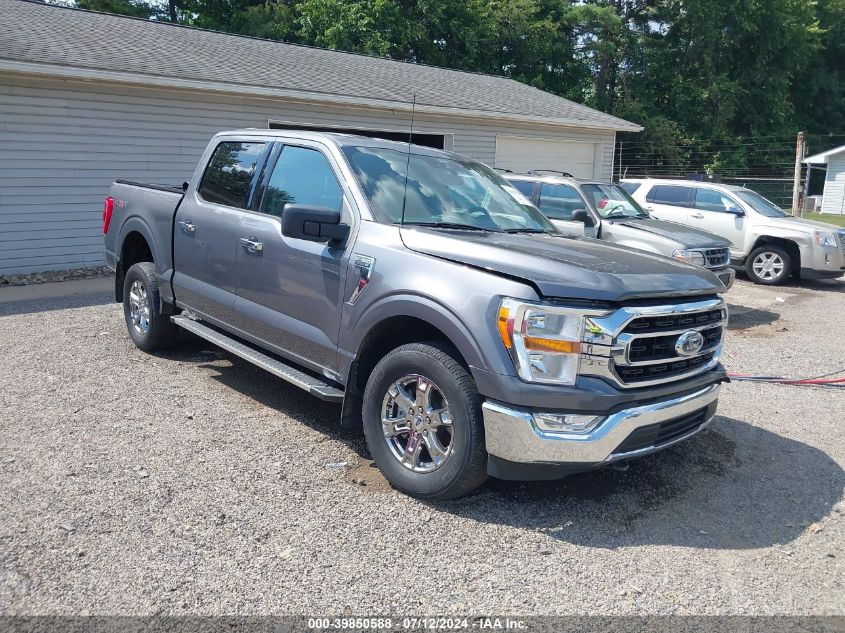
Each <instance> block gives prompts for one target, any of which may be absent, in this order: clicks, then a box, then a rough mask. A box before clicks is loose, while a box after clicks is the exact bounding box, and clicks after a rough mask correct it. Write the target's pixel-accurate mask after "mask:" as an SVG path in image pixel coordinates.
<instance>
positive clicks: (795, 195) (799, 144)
mask: <svg viewBox="0 0 845 633" xmlns="http://www.w3.org/2000/svg"><path fill="white" fill-rule="evenodd" d="M803 160H804V132H798V139H797V140H796V141H795V173H794V175H793V179H792V215H798V216H803V215H804V211H803V210H802V209H801V206H800V205H801V163H802V161H803Z"/></svg>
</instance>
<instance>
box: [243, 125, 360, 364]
mask: <svg viewBox="0 0 845 633" xmlns="http://www.w3.org/2000/svg"><path fill="white" fill-rule="evenodd" d="M340 182H341V180H340V179H339V178H338V177H337V176H336V168H335V166H334V164H333V158H331V156H330V154H329V153H327V152H326V151H325V148H323V147H322V146H321V145H319V144H316V143H314V144H310V143H308V142H307V141H297V143H296V144H283V143H278V144H277V145H276V146H275V148H274V149H273V152H272V155H271V158H270V161H269V162H268V168H267V169H266V170H265V173H264V176H263V178H262V184H261V188H260V189H261V194H260V196H259V197H258V198H256V199H255V200H254V201H253V204H252V208H251V209H250V210H249V211H247V212H246V213H245V215H244V219H243V222H242V223H241V225H240V230H239V231H238V240H239V244H238V248H237V270H238V290H237V294H238V298H237V302H236V307H235V310H236V312H237V319H238V328H239V329H241V330H242V331H243V332H244V333H245V334H247V338H253V339H255V340H256V342H259V343H261V344H262V345H265V346H267V347H269V348H271V349H273V350H274V351H276V352H277V353H280V354H282V355H284V356H287V357H289V358H291V359H292V360H296V361H297V362H299V363H301V364H304V365H306V366H310V367H311V368H313V369H315V370H317V371H321V370H322V369H326V368H328V369H334V368H335V367H336V364H337V334H338V328H339V326H340V313H341V310H340V305H341V303H342V300H341V296H342V292H343V285H344V281H345V274H344V272H345V268H346V261H347V259H348V255H347V254H346V252H345V248H344V246H330V245H329V244H328V243H320V242H310V241H306V240H300V239H295V238H289V237H285V236H283V235H282V222H281V218H282V214H283V213H284V206H285V204H288V203H296V204H305V205H312V206H319V207H326V208H331V209H340V210H341V211H342V221H343V222H346V223H349V224H351V223H352V214H351V211H350V209H349V207H348V206H347V205H346V203H345V195H344V190H343V188H342V186H341V184H340Z"/></svg>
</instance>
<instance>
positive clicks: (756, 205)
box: [731, 190, 790, 218]
mask: <svg viewBox="0 0 845 633" xmlns="http://www.w3.org/2000/svg"><path fill="white" fill-rule="evenodd" d="M731 193H733V194H734V195H736V196H737V197H738V198H740V199H741V200H742V201H743V202H744V203H745V204H747V205H748V206H750V207H751V208H752V209H754V210H755V211H756V212H757V213H759V214H760V215H765V216H766V217H768V218H784V217H789V215H790V214H789V213H787V212H786V211H784V210H783V209H781V208H780V207H779V206H777V205H776V204H775V203H774V202H772V201H771V200H766V199H765V198H764V197H763V196H761V195H760V194H759V193H756V192H754V191H751V190H745V191H732V192H731Z"/></svg>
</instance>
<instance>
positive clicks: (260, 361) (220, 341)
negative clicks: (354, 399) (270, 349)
mask: <svg viewBox="0 0 845 633" xmlns="http://www.w3.org/2000/svg"><path fill="white" fill-rule="evenodd" d="M170 320H171V321H173V322H174V323H175V324H176V325H178V326H179V327H181V328H184V329H186V330H188V332H191V333H192V334H196V335H197V336H199V337H200V338H204V339H205V340H206V341H209V342H211V343H214V344H215V345H217V346H218V347H221V348H223V349H225V350H226V351H227V352H230V353H232V354H234V355H235V356H239V357H240V358H243V359H244V360H246V361H249V362H250V363H252V364H253V365H257V366H258V367H261V369H264V370H266V371H269V372H270V373H271V374H273V375H274V376H278V377H279V378H281V379H282V380H286V381H288V382H289V383H291V384H292V385H296V386H297V387H299V388H300V389H305V391H307V392H308V393H310V394H311V395H314V396H317V397H318V398H320V399H321V400H327V401H328V402H343V391H342V390H341V389H338V388H337V387H333V386H332V385H330V384H328V383H327V382H324V381H322V380H320V379H319V378H316V377H315V376H312V375H310V374H306V373H305V372H303V371H300V370H298V369H295V368H294V367H291V366H290V365H287V364H285V363H283V362H282V361H280V360H277V359H275V358H273V357H271V356H268V355H267V354H263V353H261V352H259V351H258V350H255V349H253V348H252V347H250V346H249V345H245V344H244V343H241V342H240V341H237V340H235V339H233V338H231V337H229V336H226V335H225V334H222V333H221V332H218V331H217V330H214V329H212V328H210V327H208V326H207V325H203V324H202V323H200V322H199V321H194V320H193V319H189V318H188V317H186V316H183V315H177V316H172V317H170Z"/></svg>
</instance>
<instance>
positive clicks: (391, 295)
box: [104, 130, 727, 498]
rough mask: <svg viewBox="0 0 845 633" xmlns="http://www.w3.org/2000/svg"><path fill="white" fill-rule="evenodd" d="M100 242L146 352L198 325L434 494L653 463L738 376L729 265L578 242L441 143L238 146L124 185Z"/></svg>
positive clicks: (300, 141)
mask: <svg viewBox="0 0 845 633" xmlns="http://www.w3.org/2000/svg"><path fill="white" fill-rule="evenodd" d="M183 189H184V190H183ZM104 232H105V249H106V259H107V262H108V264H109V265H110V266H111V267H112V268H114V269H115V271H116V282H115V298H116V300H117V301H121V302H123V312H124V316H125V320H126V325H127V328H128V330H129V336H130V337H131V338H132V340H133V341H134V343H135V345H137V346H138V347H139V348H141V349H142V350H147V351H153V350H156V349H159V348H162V347H165V346H167V345H171V344H173V343H174V342H176V341H177V339H178V332H179V331H180V329H184V330H187V331H188V332H192V333H193V334H195V335H197V336H199V337H202V338H204V339H207V340H208V341H211V342H213V343H214V344H216V345H218V346H220V347H222V348H223V349H225V350H228V351H229V352H231V353H232V354H235V355H237V356H240V357H241V358H243V359H246V360H247V361H249V362H251V363H255V364H256V365H258V366H260V367H262V368H264V369H266V370H267V371H269V372H270V373H272V374H275V375H276V376H278V377H280V378H282V379H284V380H286V381H288V382H290V383H291V384H293V385H296V386H297V387H301V388H302V389H304V390H306V391H308V392H309V393H311V394H313V395H314V396H317V397H318V398H322V399H324V400H328V401H331V402H337V403H342V409H341V410H340V411H339V413H340V423H341V425H344V426H358V427H360V426H361V425H363V431H364V434H365V436H366V440H367V444H368V446H369V449H370V452H371V454H372V457H373V459H374V460H375V463H376V465H377V466H378V467H379V469H381V471H382V472H383V473H384V475H385V477H386V478H387V479H388V480H389V481H390V482H391V483H392V484H393V485H394V486H395V487H397V488H398V489H400V490H402V491H404V492H406V493H409V494H412V495H416V496H419V497H429V498H447V497H455V496H458V495H461V494H464V493H467V492H469V491H471V490H472V489H474V488H475V487H476V486H478V485H479V484H480V483H481V482H482V481H483V480H484V479H485V478H486V477H487V476H488V474H490V475H494V476H497V477H502V478H510V479H514V478H516V479H538V478H539V479H543V478H555V477H561V476H564V475H566V474H568V473H570V472H574V471H579V470H585V469H589V468H595V467H598V466H602V465H607V464H616V463H620V462H622V461H624V460H627V459H629V458H632V457H638V456H640V455H644V454H647V453H651V452H653V451H657V450H660V449H662V448H664V447H666V446H669V445H671V444H674V443H676V442H679V441H681V440H683V439H685V438H687V437H690V436H691V435H693V434H695V433H696V432H697V431H699V430H700V429H701V428H703V427H704V426H705V425H706V424H708V422H709V421H710V420H711V418H712V417H713V415H714V413H715V410H716V403H717V397H718V393H719V386H720V383H721V382H722V381H724V380H725V371H724V368H723V367H722V365H721V364H720V363H719V357H720V354H721V351H722V337H723V331H724V328H725V325H726V322H727V311H726V307H725V303H724V301H723V300H722V299H721V298H720V297H719V293H720V292H722V291H724V286H723V284H722V283H721V282H720V281H719V280H718V279H717V278H716V277H715V276H714V275H713V274H712V273H710V272H709V271H707V270H705V269H703V268H700V267H698V266H692V265H689V264H686V263H684V262H680V261H673V260H670V259H667V258H665V257H658V256H654V255H649V254H646V253H639V252H637V251H633V250H631V249H625V248H620V247H617V246H613V245H606V244H603V243H601V242H598V241H595V240H577V239H575V238H573V237H572V236H568V235H564V234H562V233H560V232H559V231H557V230H556V229H555V228H554V227H553V226H552V225H551V224H550V223H549V221H548V220H547V219H546V218H545V217H544V216H543V215H542V214H541V213H540V212H539V211H538V210H537V209H536V208H535V207H533V206H532V205H530V204H528V203H526V202H525V201H524V199H523V197H522V196H521V195H520V194H519V193H518V192H516V191H515V190H513V188H512V187H510V186H509V185H508V184H507V182H506V181H504V180H502V179H501V177H499V176H498V175H496V174H495V172H493V171H492V170H490V169H489V168H487V167H485V166H483V165H481V164H479V163H476V162H474V161H472V160H469V159H467V158H464V157H461V156H458V155H456V154H452V153H448V152H443V151H439V150H432V149H428V148H424V147H416V146H414V147H412V148H411V150H410V152H409V147H408V145H407V144H403V143H395V142H389V141H381V140H376V139H370V138H363V137H356V136H349V135H341V134H324V133H315V132H303V131H285V130H262V131H258V130H245V131H236V132H225V133H222V134H218V135H217V136H215V137H214V138H213V139H212V141H211V143H210V144H209V146H208V148H207V149H206V151H205V153H204V154H203V156H202V159H201V161H200V163H199V165H198V166H197V168H196V171H195V173H194V176H193V178H192V179H191V181H190V182H189V183H186V185H185V186H184V188H183V187H169V186H163V185H147V184H142V183H138V182H130V181H123V180H119V181H116V182H115V183H114V184H113V185H112V187H111V191H110V194H109V196H108V198H107V199H106V203H105V208H104ZM150 393H151V394H153V393H155V392H154V391H152V390H151V392H150ZM151 397H161V396H160V395H156V396H151Z"/></svg>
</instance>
